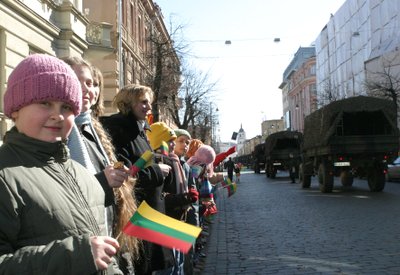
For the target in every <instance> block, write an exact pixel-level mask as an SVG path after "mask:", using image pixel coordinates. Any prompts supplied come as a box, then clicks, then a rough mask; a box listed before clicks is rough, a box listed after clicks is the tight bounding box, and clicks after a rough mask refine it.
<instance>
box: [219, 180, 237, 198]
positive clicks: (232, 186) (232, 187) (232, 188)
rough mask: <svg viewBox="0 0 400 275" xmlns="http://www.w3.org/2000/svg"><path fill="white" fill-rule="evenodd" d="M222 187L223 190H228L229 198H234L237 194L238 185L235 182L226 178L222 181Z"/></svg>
mask: <svg viewBox="0 0 400 275" xmlns="http://www.w3.org/2000/svg"><path fill="white" fill-rule="evenodd" d="M221 186H222V188H226V189H227V190H228V197H230V196H232V195H233V194H235V192H236V189H237V185H236V183H235V182H231V180H230V179H229V178H224V180H223V181H221Z"/></svg>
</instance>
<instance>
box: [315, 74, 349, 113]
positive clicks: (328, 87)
mask: <svg viewBox="0 0 400 275" xmlns="http://www.w3.org/2000/svg"><path fill="white" fill-rule="evenodd" d="M339 99H343V97H342V96H340V94H339V88H338V87H337V86H336V85H333V84H332V82H331V80H330V79H329V80H327V81H325V82H323V83H322V91H321V92H319V93H318V98H317V100H316V103H317V105H318V106H319V107H322V106H325V105H327V104H329V103H331V102H333V101H337V100H339Z"/></svg>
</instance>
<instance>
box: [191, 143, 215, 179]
mask: <svg viewBox="0 0 400 275" xmlns="http://www.w3.org/2000/svg"><path fill="white" fill-rule="evenodd" d="M214 160H215V151H214V149H213V148H212V147H211V146H209V145H201V146H200V147H199V149H197V151H196V152H195V153H194V156H192V157H191V158H189V159H188V161H187V164H189V165H190V166H192V165H202V164H205V165H207V168H208V170H209V173H210V176H212V174H213V170H214V167H213V162H214Z"/></svg>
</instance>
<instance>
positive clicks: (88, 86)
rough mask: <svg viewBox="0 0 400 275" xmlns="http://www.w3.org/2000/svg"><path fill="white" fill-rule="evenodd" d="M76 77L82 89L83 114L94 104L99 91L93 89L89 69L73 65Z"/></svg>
mask: <svg viewBox="0 0 400 275" xmlns="http://www.w3.org/2000/svg"><path fill="white" fill-rule="evenodd" d="M72 69H73V70H74V72H75V74H76V76H77V77H78V79H79V82H80V83H81V88H82V110H81V112H82V113H84V112H86V111H88V110H89V109H90V107H92V105H94V104H96V101H97V97H98V96H99V89H95V88H94V86H93V77H92V72H91V71H90V68H89V67H87V66H82V65H73V66H72Z"/></svg>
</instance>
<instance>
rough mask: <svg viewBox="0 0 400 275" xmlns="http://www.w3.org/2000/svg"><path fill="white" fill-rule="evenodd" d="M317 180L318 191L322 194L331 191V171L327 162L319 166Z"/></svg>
mask: <svg viewBox="0 0 400 275" xmlns="http://www.w3.org/2000/svg"><path fill="white" fill-rule="evenodd" d="M318 179H320V183H319V190H320V191H321V192H322V193H331V192H332V189H333V171H332V169H331V167H330V165H329V164H328V162H327V161H324V162H322V163H321V164H320V165H319V169H318Z"/></svg>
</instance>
